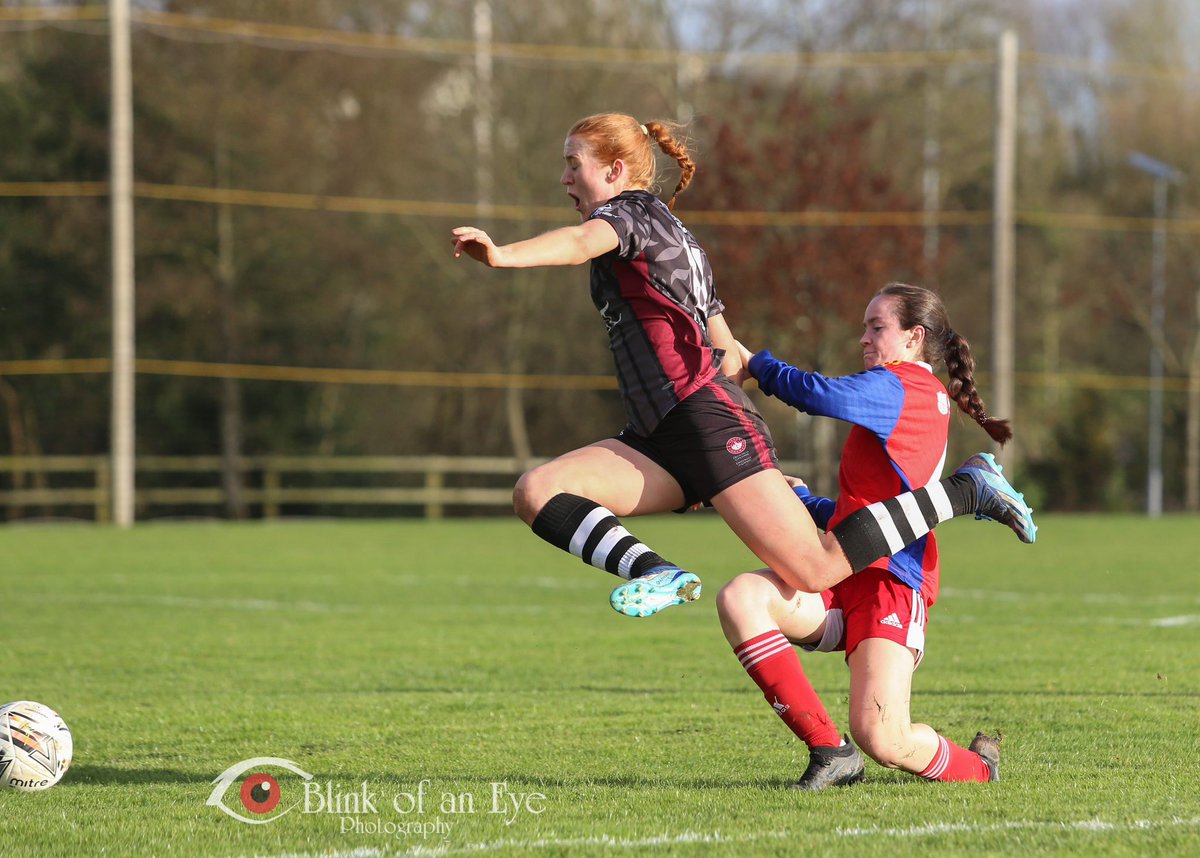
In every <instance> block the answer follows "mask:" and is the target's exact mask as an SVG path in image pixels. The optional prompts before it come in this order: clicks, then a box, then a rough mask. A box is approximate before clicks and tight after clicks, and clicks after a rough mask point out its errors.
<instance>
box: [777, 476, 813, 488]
mask: <svg viewBox="0 0 1200 858" xmlns="http://www.w3.org/2000/svg"><path fill="white" fill-rule="evenodd" d="M783 478H784V479H785V480H787V481H788V485H789V486H791V487H792V488H794V489H800V488H804V487H805V486H807V485H808V483H806V482H804V480H802V479H800V478H799V477H791V476H788V475H787V474H784V475H783Z"/></svg>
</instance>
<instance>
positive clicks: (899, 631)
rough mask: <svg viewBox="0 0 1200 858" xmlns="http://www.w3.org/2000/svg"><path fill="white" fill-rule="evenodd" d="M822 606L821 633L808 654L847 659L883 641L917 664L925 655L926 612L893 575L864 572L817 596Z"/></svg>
mask: <svg viewBox="0 0 1200 858" xmlns="http://www.w3.org/2000/svg"><path fill="white" fill-rule="evenodd" d="M821 598H822V599H824V600H825V608H826V614H825V632H824V634H823V635H822V636H821V640H820V642H819V643H816V644H806V645H804V646H803V647H802V648H803V649H805V650H807V651H809V652H836V651H839V650H844V651H845V653H846V655H847V656H849V655H850V653H852V652H854V650H855V648H856V647H857V646H858V645H859V644H860V643H862V642H863V641H865V640H866V639H867V638H884V639H885V640H889V641H895V642H896V643H898V644H900V645H901V646H906V647H909V648H910V649H912V650H915V651H916V664H914V665H913V668H914V669H916V666H917V665H919V664H920V663H921V658H922V657H923V656H924V655H925V625H926V623H927V622H928V609H929V606H928V605H926V604H925V597H924V596H922V595H921V593H920V591H918V590H914V589H913V588H912V587H909V586H908V585H907V584H905V583H904V582H903V581H901V580H900V579H899V578H897V577H896V576H895V575H892V574H891V573H890V572H885V571H883V570H882V569H876V568H874V567H869V568H867V569H864V570H863V571H861V572H859V573H858V574H857V575H851V576H850V577H849V578H847V579H846V580H844V581H841V582H839V583H838V584H835V585H834V586H833V588H832V589H829V590H825V591H824V592H822V593H821Z"/></svg>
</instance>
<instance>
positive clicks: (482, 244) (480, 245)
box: [450, 226, 500, 268]
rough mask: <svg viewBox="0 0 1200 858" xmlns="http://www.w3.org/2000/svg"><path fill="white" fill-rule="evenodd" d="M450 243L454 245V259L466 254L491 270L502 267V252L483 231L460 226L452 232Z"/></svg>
mask: <svg viewBox="0 0 1200 858" xmlns="http://www.w3.org/2000/svg"><path fill="white" fill-rule="evenodd" d="M450 236H451V238H450V241H451V243H452V244H453V245H454V258H455V259H458V257H460V256H462V255H463V254H464V253H465V254H467V256H469V257H471V258H472V259H474V260H475V261H476V262H482V263H483V264H484V265H486V266H488V267H489V268H499V267H500V250H499V248H497V247H496V244H495V242H493V241H492V239H491V236H489V235H488V234H487V233H486V232H484V231H483V230H482V229H478V228H476V227H473V226H458V227H455V228H454V229H452V230H450Z"/></svg>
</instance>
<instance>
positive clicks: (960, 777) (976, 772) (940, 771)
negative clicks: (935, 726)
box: [917, 735, 990, 781]
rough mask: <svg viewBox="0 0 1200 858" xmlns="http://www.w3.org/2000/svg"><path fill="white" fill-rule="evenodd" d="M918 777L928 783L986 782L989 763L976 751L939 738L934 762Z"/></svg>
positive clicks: (943, 737) (941, 737) (918, 773)
mask: <svg viewBox="0 0 1200 858" xmlns="http://www.w3.org/2000/svg"><path fill="white" fill-rule="evenodd" d="M917 776H918V777H922V778H925V780H928V781H986V780H988V779H989V777H990V773H989V771H988V767H987V763H985V762H984V761H983V757H981V756H979V754H977V753H975V752H974V751H968V750H967V749H966V748H963V747H961V746H959V745H956V744H954V743H953V742H951V741H950V740H949V739H947V738H946V737H945V736H942V735H939V736H938V749H937V752H936V753H935V754H934V755H933V760H932V761H931V762H930V763H929V765H928V766H926V767H925V769H924V771H920V772H917Z"/></svg>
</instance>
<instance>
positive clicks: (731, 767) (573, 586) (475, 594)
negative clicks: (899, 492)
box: [0, 514, 1200, 858]
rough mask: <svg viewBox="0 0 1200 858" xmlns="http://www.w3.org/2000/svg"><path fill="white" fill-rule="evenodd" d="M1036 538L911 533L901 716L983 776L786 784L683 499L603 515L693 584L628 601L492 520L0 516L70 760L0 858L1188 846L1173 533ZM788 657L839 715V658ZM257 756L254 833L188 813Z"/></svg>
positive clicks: (22, 674)
mask: <svg viewBox="0 0 1200 858" xmlns="http://www.w3.org/2000/svg"><path fill="white" fill-rule="evenodd" d="M1040 524H1041V526H1042V531H1041V533H1040V534H1039V540H1038V543H1037V544H1036V545H1035V546H1032V547H1030V546H1022V545H1020V544H1019V543H1018V542H1017V541H1016V539H1015V538H1013V536H1012V534H1011V533H1009V531H1007V530H1006V529H1004V528H1002V527H999V526H997V525H991V524H979V523H974V522H955V523H952V524H949V525H947V526H945V527H943V528H941V530H940V531H939V533H940V538H941V540H942V546H943V549H942V556H943V596H942V598H941V600H940V601H939V602H938V604H937V605H936V606H935V608H934V610H933V612H932V616H931V622H930V626H929V644H928V653H927V656H926V659H925V661H924V664H923V665H922V667H921V670H920V671H918V673H917V675H916V677H915V679H914V688H913V705H912V709H913V715H914V717H915V718H916V719H918V720H922V721H924V722H926V723H929V724H932V725H933V726H934V727H935V728H937V729H939V730H940V731H942V732H944V733H945V734H946V735H947V736H949V737H950V738H951V739H954V740H956V741H959V742H961V743H964V744H965V743H966V742H967V741H969V739H970V738H971V737H972V736H973V735H974V734H975V731H976V730H979V729H983V730H992V731H999V732H1002V733H1003V734H1004V736H1005V742H1004V756H1003V759H1002V772H1003V780H1002V781H1001V782H1000V783H999V784H970V785H944V784H928V783H924V782H921V781H919V780H918V779H916V778H914V777H911V776H909V775H905V774H902V773H898V772H893V771H888V770H885V769H882V768H880V767H879V766H877V765H874V764H873V763H868V769H867V782H866V783H864V784H862V785H860V786H856V787H853V788H850V789H844V790H837V791H833V792H828V793H822V794H816V795H808V794H803V795H798V794H796V793H795V792H792V791H788V790H786V789H784V788H783V787H784V786H786V785H787V784H788V783H790V782H791V781H792V780H795V778H796V777H797V776H798V775H799V774H800V772H801V771H802V770H803V768H804V765H805V761H806V759H807V753H806V751H805V749H804V747H803V745H800V744H799V743H797V742H796V741H795V740H794V738H793V737H792V736H791V734H790V733H789V732H788V731H787V730H786V729H785V728H784V727H783V725H782V724H780V722H779V721H778V719H777V718H776V717H775V715H774V714H773V713H772V711H771V709H770V707H768V706H767V705H766V704H765V703H764V702H763V700H762V697H761V695H760V694H759V692H758V691H757V689H755V688H754V686H753V684H752V683H751V682H750V680H749V679H748V678H747V677H746V675H745V674H744V673H743V672H742V671H741V669H740V668H739V666H738V663H737V660H736V659H735V658H734V657H733V655H732V654H731V653H730V651H729V647H728V646H727V645H726V643H725V641H724V638H723V637H722V635H721V632H720V629H719V628H718V625H717V621H716V615H715V611H714V609H713V597H714V596H715V594H716V591H717V590H718V589H719V587H720V585H721V584H722V583H723V582H724V581H725V580H728V578H730V577H732V575H733V574H735V573H736V572H738V571H743V570H745V569H748V568H752V567H753V566H755V565H756V564H755V562H754V560H753V558H752V557H751V556H750V555H749V554H748V553H747V552H746V550H745V549H744V548H743V547H742V546H741V545H740V544H739V543H738V542H737V541H736V540H735V538H734V537H733V536H732V535H731V534H730V533H729V532H728V530H727V528H725V526H724V525H723V524H722V523H721V522H720V520H719V519H717V518H716V517H715V516H712V515H706V514H702V515H692V516H683V517H662V518H653V519H647V520H644V521H637V522H634V523H633V524H632V529H633V530H634V532H635V533H637V534H639V535H640V536H642V537H643V538H644V539H645V540H646V541H647V542H649V543H650V544H651V545H653V546H654V547H655V548H657V549H658V550H659V551H660V552H661V553H663V554H664V555H666V556H668V557H670V558H671V559H672V560H674V561H675V562H678V563H680V564H681V565H684V566H685V567H687V568H689V569H692V570H694V571H696V572H698V573H699V574H700V575H701V576H702V577H703V579H704V581H705V592H704V595H703V596H702V598H701V600H700V601H699V602H698V603H696V604H694V605H689V606H684V607H680V608H674V609H671V610H670V611H667V612H666V613H664V614H662V615H661V616H658V617H654V618H650V619H647V620H635V619H630V618H626V617H621V616H618V615H617V614H616V613H614V612H613V611H612V610H611V609H610V608H609V607H608V605H607V597H608V592H609V590H610V589H611V588H612V586H613V585H614V584H615V583H616V580H615V579H613V578H611V576H607V575H604V574H603V573H600V572H598V571H595V570H591V569H589V568H587V567H585V566H583V565H582V564H581V563H579V561H577V560H575V559H573V558H570V557H567V556H565V555H562V554H560V553H559V552H557V551H555V550H554V549H551V548H549V547H548V546H546V545H544V544H543V543H541V542H540V541H539V540H537V539H536V538H535V537H533V536H532V535H530V534H529V532H528V531H527V530H526V529H525V528H524V527H523V526H522V525H520V524H519V523H518V522H515V521H511V520H501V521H491V520H486V521H451V522H443V523H429V524H427V523H421V522H355V523H351V522H347V523H333V522H317V523H299V522H297V523H280V524H270V525H267V524H246V525H220V524H172V525H148V526H142V527H138V528H136V529H134V530H133V531H130V532H119V531H116V530H109V529H102V528H92V527H69V526H54V527H9V528H7V529H5V531H4V561H3V565H4V569H5V572H6V575H5V583H6V585H7V588H6V596H5V599H4V606H5V609H6V610H5V611H4V619H5V621H4V634H3V639H4V642H5V647H6V650H7V652H6V656H7V657H6V658H5V659H4V661H3V666H2V667H0V697H3V698H4V699H3V700H0V703H2V702H7V701H8V700H15V699H32V700H38V701H41V702H43V703H46V704H47V705H49V706H52V707H53V708H55V709H56V710H58V711H59V712H60V713H61V714H62V715H63V717H64V718H65V719H66V720H67V723H68V724H69V725H70V726H71V728H72V730H73V732H74V736H75V743H76V752H75V763H74V765H73V767H72V769H71V771H70V772H69V773H68V774H67V776H66V778H65V779H64V781H63V783H62V784H61V785H59V786H57V787H55V788H53V789H51V790H49V791H47V792H44V793H38V794H19V793H15V792H11V791H5V792H2V793H0V854H3V855H62V856H78V855H100V854H110V855H132V854H138V855H141V854H157V855H168V854H170V855H174V854H181V855H193V854H194V855H217V856H235V855H263V856H268V855H284V854H289V855H309V854H311V855H325V854H337V855H344V856H347V858H348V856H351V855H354V856H359V858H367V856H383V855H392V854H427V855H428V854H496V855H501V854H571V855H575V854H613V853H614V852H617V853H619V852H633V851H646V852H649V851H653V852H655V853H663V854H696V853H698V852H703V853H704V854H715V855H730V856H742V855H747V854H779V855H795V854H847V855H849V854H853V855H867V856H871V855H879V856H896V855H909V854H912V855H916V854H925V853H929V852H933V853H936V854H954V853H962V852H976V853H1004V854H1017V853H1021V854H1028V853H1059V854H1066V853H1076V854H1096V853H1104V854H1128V855H1147V854H1161V855H1178V854H1196V853H1200V798H1198V796H1200V774H1198V773H1197V770H1196V765H1195V760H1196V758H1197V756H1200V754H1198V752H1200V740H1198V738H1197V733H1198V730H1197V724H1198V720H1197V712H1198V711H1200V672H1198V670H1197V666H1198V661H1197V655H1196V654H1197V652H1200V586H1197V577H1196V576H1197V571H1196V567H1195V558H1196V557H1197V556H1200V523H1198V522H1197V520H1196V519H1195V518H1186V517H1166V518H1164V519H1161V520H1158V521H1146V520H1143V519H1140V518H1132V517H1130V518H1117V517H1053V516H1047V517H1044V518H1043V519H1042V520H1041V521H1040ZM804 661H805V665H806V669H807V670H808V672H809V675H810V677H811V679H812V680H813V683H814V685H815V686H816V687H817V689H818V690H819V691H820V692H821V693H822V694H823V696H824V697H825V699H826V702H827V704H828V706H829V709H830V712H831V713H832V714H833V716H834V717H835V719H837V720H838V721H839V724H842V725H844V721H845V699H846V692H847V685H848V681H847V673H846V670H845V667H844V665H843V662H842V659H841V657H840V656H839V655H813V656H805V659H804ZM255 757H275V758H282V759H285V760H288V761H291V762H292V763H294V764H295V765H296V766H297V767H298V768H299V769H301V770H302V771H303V772H304V773H305V774H307V775H311V780H306V779H305V778H304V777H302V776H301V775H299V774H296V773H295V772H292V771H289V770H286V769H265V768H263V767H261V766H260V767H257V768H252V769H251V770H249V771H248V772H247V773H246V774H249V773H250V772H259V771H266V772H268V773H270V774H272V775H273V776H275V777H276V779H277V781H278V783H279V785H280V790H281V793H282V796H283V798H282V800H281V802H280V804H279V806H278V809H277V810H276V811H275V812H273V813H272V814H269V815H270V816H272V817H275V816H277V818H272V821H270V822H267V823H265V824H257V825H251V824H247V823H244V822H240V821H238V820H237V819H234V818H232V817H231V816H229V815H228V814H226V813H225V812H223V811H222V810H221V809H220V808H219V807H216V806H213V805H209V804H206V802H207V801H208V799H209V797H210V794H211V793H212V792H213V789H214V784H213V780H214V779H215V778H216V777H217V776H218V775H220V774H221V773H222V772H223V771H225V770H226V769H227V768H229V767H230V766H232V765H233V764H235V763H238V762H239V761H243V760H247V759H250V758H255ZM242 777H243V778H244V777H245V775H242ZM306 784H309V786H306ZM239 785H240V782H237V783H234V784H233V785H232V786H231V787H230V789H229V790H228V792H227V793H226V794H225V795H224V797H223V800H224V803H225V804H226V805H227V806H228V807H231V808H233V809H234V810H236V811H240V812H241V814H242V815H246V816H250V814H249V813H248V812H247V811H246V808H245V806H244V805H242V804H241V802H240V799H239V789H238V788H239ZM305 802H307V804H306V803H305ZM290 804H296V806H295V807H294V808H293V809H292V810H291V811H290V812H289V813H287V814H285V815H282V816H278V813H279V812H280V811H282V810H283V809H284V808H285V807H287V806H289V805H290ZM306 810H308V811H312V812H305V811H306ZM352 811H358V812H352Z"/></svg>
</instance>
